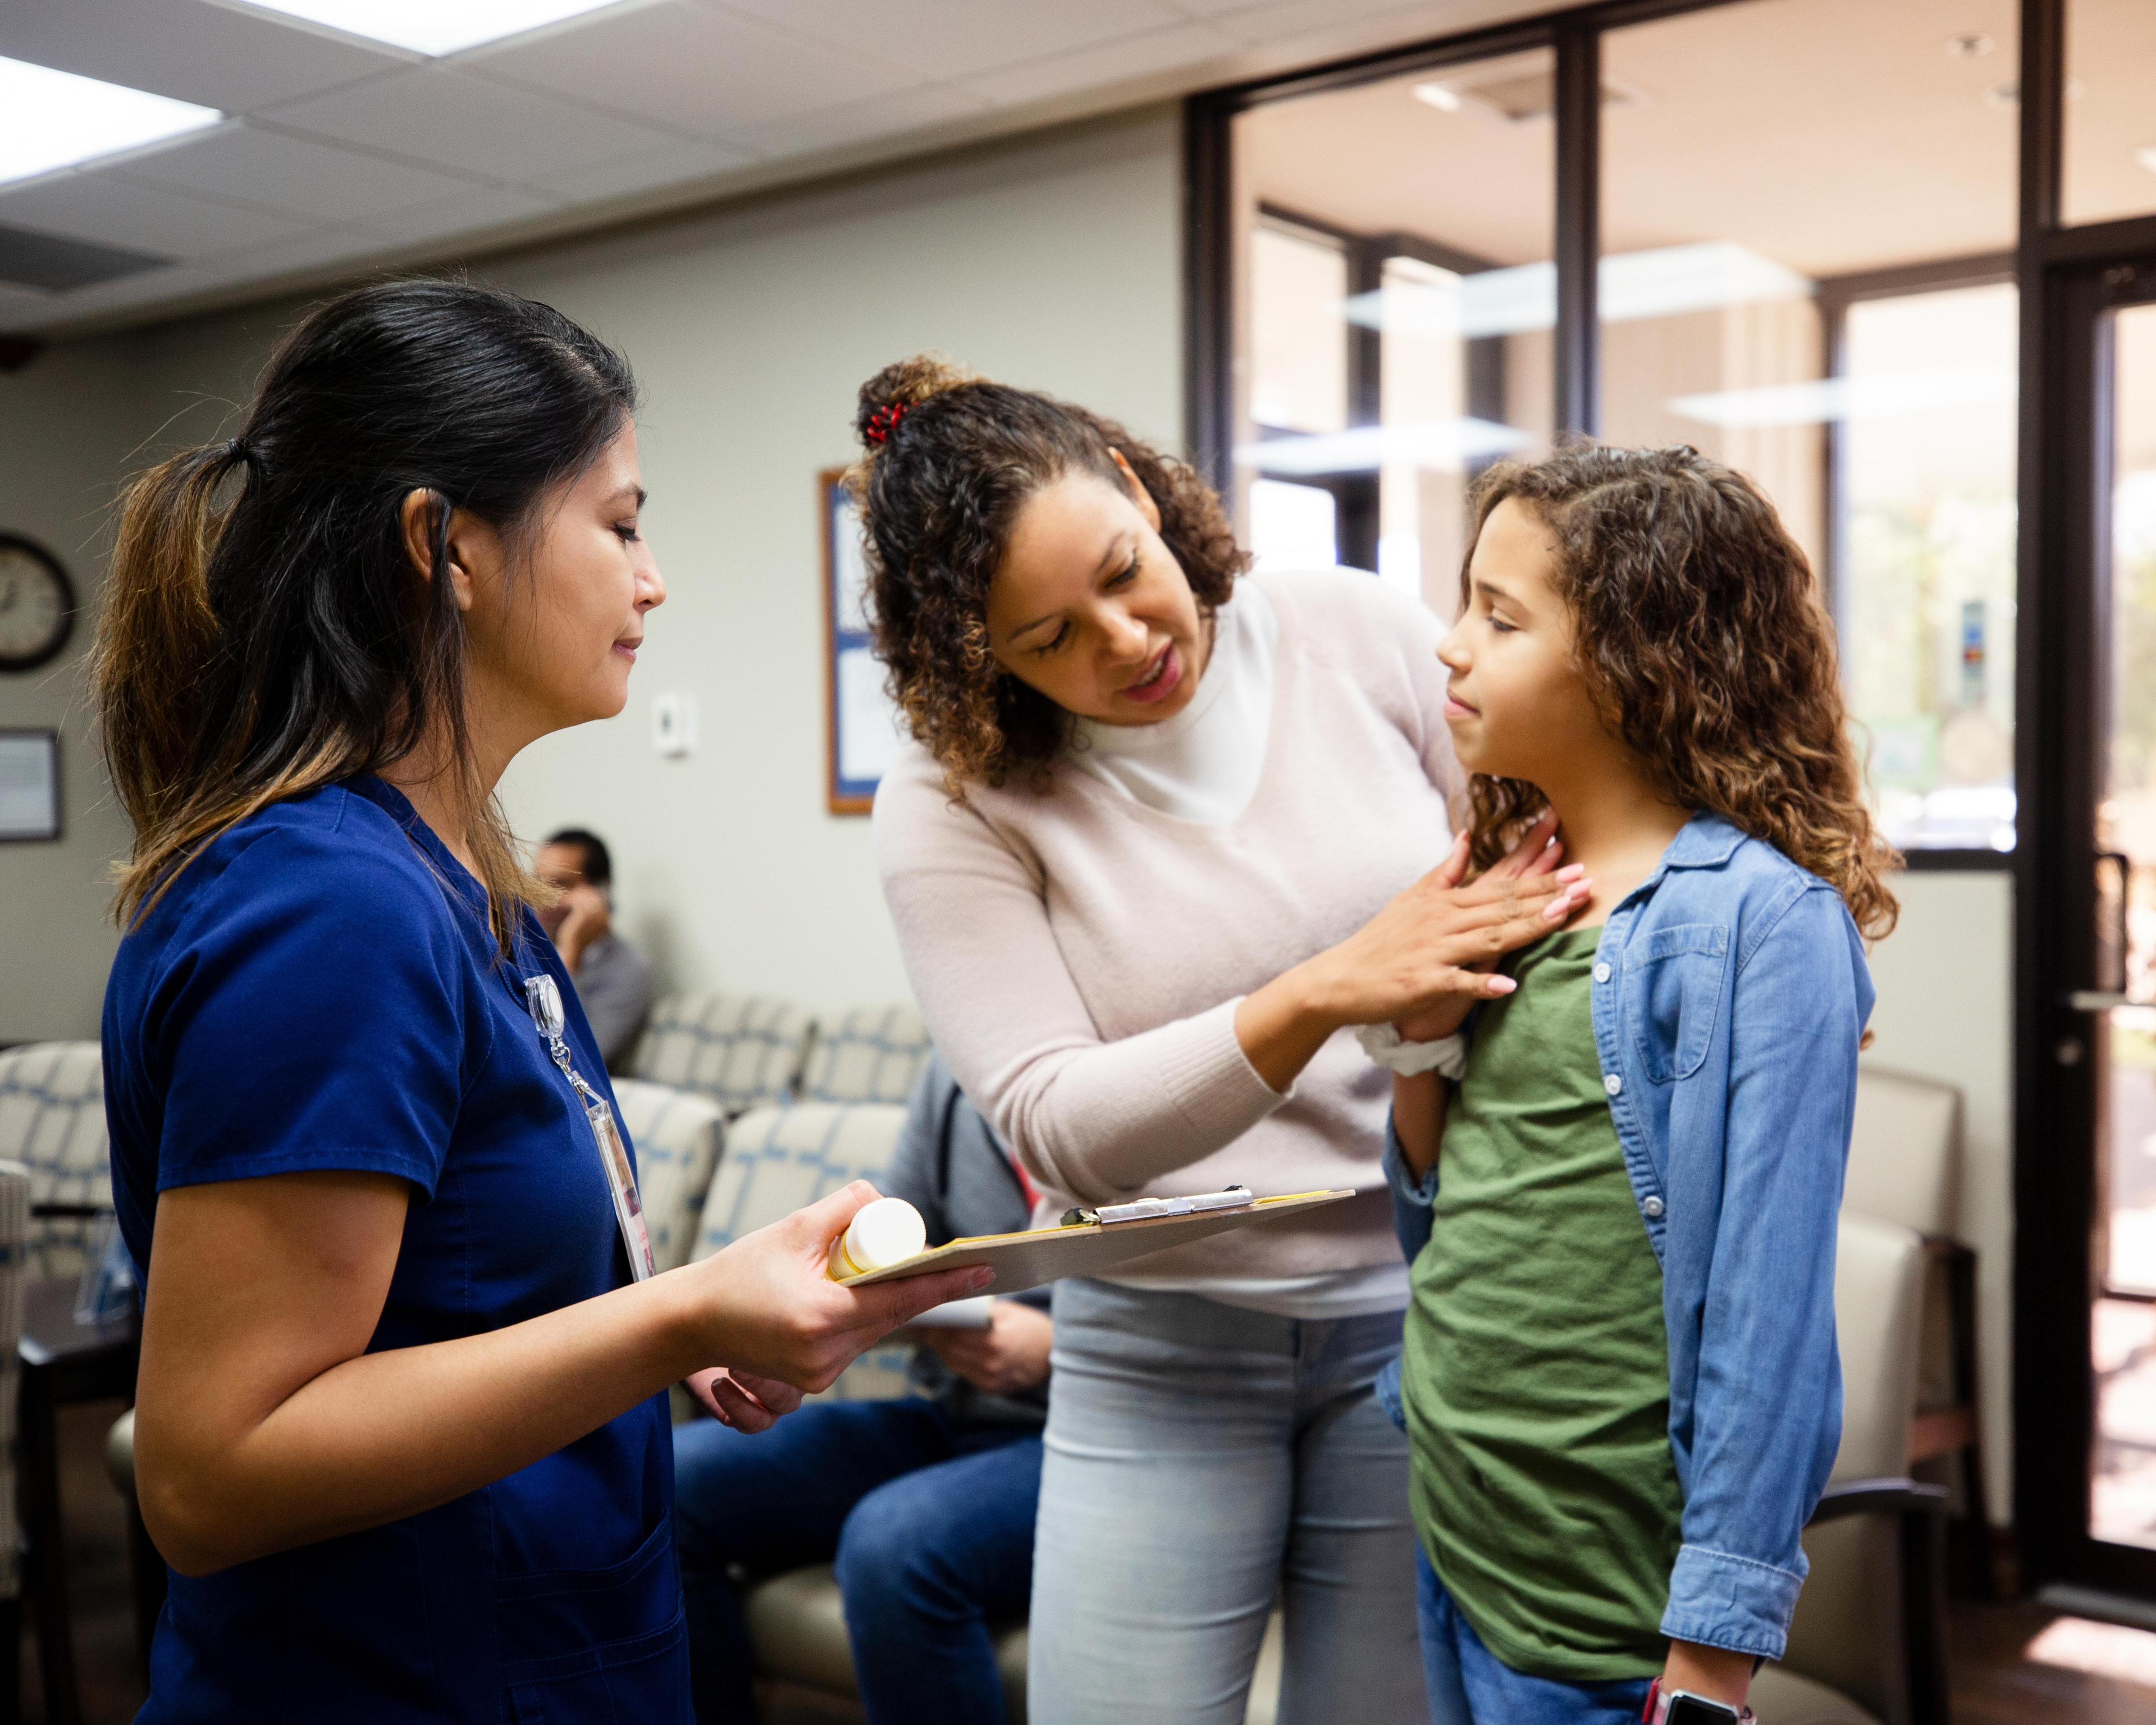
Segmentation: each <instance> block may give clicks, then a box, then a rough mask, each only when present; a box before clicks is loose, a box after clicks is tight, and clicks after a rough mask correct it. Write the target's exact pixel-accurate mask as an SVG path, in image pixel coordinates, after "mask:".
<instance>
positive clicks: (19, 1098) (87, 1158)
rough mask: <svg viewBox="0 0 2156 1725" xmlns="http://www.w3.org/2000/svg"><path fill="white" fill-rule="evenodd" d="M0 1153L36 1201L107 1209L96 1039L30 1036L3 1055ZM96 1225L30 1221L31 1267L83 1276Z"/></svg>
mask: <svg viewBox="0 0 2156 1725" xmlns="http://www.w3.org/2000/svg"><path fill="white" fill-rule="evenodd" d="M0 1158H5V1159H6V1160H8V1161H13V1162H19V1163H22V1164H23V1166H24V1167H25V1168H28V1170H29V1171H30V1198H31V1200H32V1201H33V1202H34V1203H38V1204H96V1205H100V1206H101V1207H105V1208H110V1205H111V1203H112V1158H111V1153H110V1150H109V1149H108V1148H107V1147H106V1143H105V1064H104V1059H103V1056H102V1054H101V1053H100V1050H99V1048H98V1045H96V1044H95V1042H33V1043H32V1044H30V1045H28V1047H24V1048H14V1049H10V1050H8V1051H7V1052H6V1053H5V1054H0ZM100 1227H101V1224H100V1223H98V1222H95V1221H88V1220H82V1219H74V1218H62V1217H47V1218H44V1219H40V1220H38V1221H37V1222H35V1223H33V1224H31V1227H30V1230H29V1236H28V1242H27V1245H26V1247H25V1255H26V1256H27V1259H28V1274H30V1275H32V1276H74V1275H78V1274H80V1271H81V1270H82V1260H83V1257H84V1255H85V1252H86V1251H87V1250H89V1249H90V1243H91V1241H92V1240H93V1239H94V1238H96V1237H98V1236H99V1235H100Z"/></svg>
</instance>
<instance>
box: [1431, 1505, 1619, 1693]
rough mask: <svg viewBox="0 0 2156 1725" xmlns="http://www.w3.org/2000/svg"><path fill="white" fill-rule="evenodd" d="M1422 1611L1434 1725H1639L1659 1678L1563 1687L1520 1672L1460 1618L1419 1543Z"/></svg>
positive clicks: (1560, 1684)
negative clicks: (1483, 1642)
mask: <svg viewBox="0 0 2156 1725" xmlns="http://www.w3.org/2000/svg"><path fill="white" fill-rule="evenodd" d="M1415 1605H1416V1615H1418V1616H1419V1618H1420V1620H1421V1625H1422V1662H1423V1673H1424V1678H1425V1679H1426V1681H1428V1682H1429V1685H1430V1725H1638V1721H1639V1717H1640V1709H1641V1708H1642V1707H1645V1706H1646V1704H1647V1691H1648V1690H1649V1689H1650V1687H1652V1686H1653V1679H1651V1678H1649V1677H1628V1678H1624V1679H1621V1680H1620V1681H1616V1682H1611V1683H1564V1682H1559V1681H1557V1680H1555V1679H1553V1678H1550V1677H1531V1676H1527V1674H1526V1673H1525V1672H1524V1671H1514V1670H1513V1669H1512V1667H1511V1666H1508V1665H1506V1664H1504V1663H1502V1662H1501V1661H1500V1660H1499V1659H1498V1658H1497V1656H1496V1654H1494V1653H1492V1652H1491V1651H1490V1650H1489V1649H1488V1648H1487V1647H1486V1646H1484V1645H1482V1638H1481V1636H1480V1635H1476V1633H1475V1630H1474V1627H1473V1625H1471V1624H1470V1623H1469V1622H1468V1621H1467V1620H1466V1618H1465V1617H1463V1616H1462V1615H1460V1607H1459V1606H1458V1605H1456V1604H1454V1603H1453V1599H1452V1595H1451V1594H1449V1593H1447V1592H1446V1591H1445V1584H1444V1583H1443V1582H1441V1581H1440V1580H1439V1579H1437V1571H1436V1570H1435V1569H1433V1568H1431V1567H1430V1558H1429V1556H1428V1555H1427V1554H1426V1553H1424V1551H1423V1550H1422V1548H1421V1543H1420V1542H1419V1541H1418V1542H1417V1543H1416V1549H1415Z"/></svg>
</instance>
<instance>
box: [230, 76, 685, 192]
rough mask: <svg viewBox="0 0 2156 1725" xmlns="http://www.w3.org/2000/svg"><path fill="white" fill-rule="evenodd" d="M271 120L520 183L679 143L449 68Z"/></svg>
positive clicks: (317, 100) (326, 98) (314, 101)
mask: <svg viewBox="0 0 2156 1725" xmlns="http://www.w3.org/2000/svg"><path fill="white" fill-rule="evenodd" d="M265 117H267V118H268V119H270V120H272V121H275V122H276V124H278V125H279V126H290V127H292V128H295V129H296V130H298V131H305V132H311V133H314V134H316V135H318V136H326V137H328V138H331V139H333V140H336V141H342V142H346V143H354V144H365V145H371V146H373V147H374V148H375V149H377V150H387V151H393V152H394V153H396V154H398V155H400V156H413V157H420V158H422V159H423V160H425V161H428V162H439V163H441V164H443V165H444V167H451V168H462V169H464V170H465V171H466V172H471V173H477V174H485V175H486V176H488V177H490V178H493V179H497V180H511V181H516V182H531V181H535V180H543V179H545V178H546V177H547V176H548V175H550V174H555V173H567V172H572V171H573V170H575V169H577V168H580V167H592V166H595V165H596V164H598V163H600V162H610V161H613V160H614V159H615V158H617V157H623V156H634V155H639V154H642V153H644V152H646V151H651V150H655V149H658V148H659V147H660V146H663V145H666V144H670V143H673V142H675V141H676V140H675V138H674V137H673V136H671V135H670V134H669V133H666V132H663V131H653V130H652V129H651V128H650V127H649V126H638V125H635V124H634V123H633V122H632V121H627V120H620V119H617V118H615V117H614V116H612V115H610V114H601V113H598V112H597V111H596V110H593V109H590V108H586V107H581V106H578V105H576V104H574V103H571V102H565V101H562V100H559V99H558V98H557V97H554V96H550V95H537V94H535V93H534V92H532V91H531V90H519V89H516V88H513V87H511V86H510V85H505V84H500V83H497V82H494V81H492V80H487V79H485V78H478V77H474V76H471V75H470V74H466V73H462V72H457V71H453V70H451V69H449V68H448V67H446V66H426V67H414V68H413V69H411V70H409V71H405V72H399V73H397V74H393V75H392V76H390V77H388V78H377V79H373V80H369V81H368V82H367V83H365V84H361V85H352V86H350V87H348V88H346V89H344V90H336V91H333V92H331V94H329V95H320V96H310V97H307V98H306V99H305V100H301V101H297V102H290V103H286V104H285V105H283V106H281V107H279V108H275V109H273V110H270V112H269V114H268V115H267V116H265Z"/></svg>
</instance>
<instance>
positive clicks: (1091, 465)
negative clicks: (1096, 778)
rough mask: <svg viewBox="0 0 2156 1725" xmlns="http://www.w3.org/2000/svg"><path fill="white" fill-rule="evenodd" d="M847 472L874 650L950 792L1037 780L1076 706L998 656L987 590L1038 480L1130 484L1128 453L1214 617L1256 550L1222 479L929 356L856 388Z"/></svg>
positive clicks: (1102, 423)
mask: <svg viewBox="0 0 2156 1725" xmlns="http://www.w3.org/2000/svg"><path fill="white" fill-rule="evenodd" d="M854 429H855V433H856V434H857V435H858V436H859V437H860V439H861V443H862V445H863V447H864V449H865V454H864V455H863V456H862V458H861V459H860V461H859V462H858V463H857V464H855V466H854V468H853V469H852V470H851V472H850V474H849V475H848V479H849V482H850V484H851V485H852V487H853V491H854V495H855V499H856V500H857V501H859V503H860V507H861V514H862V516H863V519H864V521H865V525H866V526H867V529H868V565H869V598H870V609H871V611H872V612H873V614H874V617H875V644H876V654H877V656H878V657H879V658H880V659H881V660H883V662H884V664H885V665H886V666H888V667H889V669H890V672H891V693H892V696H894V698H895V699H896V701H897V702H898V706H899V709H900V711H902V712H903V713H904V714H905V715H906V722H907V724H908V725H909V726H911V730H912V732H913V734H914V736H915V737H917V738H918V739H919V740H920V741H921V742H923V743H925V744H926V745H927V747H928V750H929V752H931V753H932V754H933V755H934V756H935V757H936V759H937V762H938V764H940V765H941V766H942V768H943V773H944V778H945V780H946V782H947V784H948V786H949V788H950V789H951V792H952V794H953V795H957V793H959V791H960V790H961V788H962V787H963V786H964V785H965V784H967V783H982V784H990V785H994V784H1001V783H1003V782H1004V779H1005V778H1009V777H1010V776H1011V775H1013V774H1014V773H1015V774H1018V775H1019V776H1021V777H1023V778H1025V779H1026V781H1027V782H1028V783H1030V784H1031V785H1032V786H1033V787H1034V788H1035V789H1045V788H1047V785H1048V783H1049V773H1048V766H1049V763H1050V762H1051V761H1052V760H1053V759H1054V758H1055V754H1056V752H1057V751H1058V750H1060V748H1061V747H1063V742H1064V739H1065V736H1066V735H1067V733H1068V732H1069V729H1070V716H1069V715H1068V714H1067V713H1065V711H1063V710H1062V709H1061V708H1060V707H1059V706H1056V705H1055V702H1053V701H1050V699H1049V698H1048V697H1047V696H1045V695H1043V694H1041V693H1040V692H1039V691H1038V690H1036V689H1032V688H1029V687H1028V686H1027V685H1025V684H1024V683H1022V682H1020V681H1019V680H1018V679H1017V678H1016V677H1014V676H1011V675H1009V674H1008V673H1007V672H1005V671H1004V670H1003V669H1002V668H1001V667H1000V666H999V665H997V663H996V662H995V660H994V658H993V656H992V655H990V653H989V651H988V585H989V583H990V582H991V581H993V579H994V577H995V572H996V569H997V567H998V565H999V564H1000V563H1001V562H1003V557H1004V546H1005V544H1006V543H1007V542H1008V541H1009V536H1010V531H1011V528H1012V526H1013V525H1014V523H1015V521H1017V518H1018V514H1019V509H1020V508H1021V507H1022V506H1024V503H1025V501H1026V500H1027V499H1028V498H1029V497H1031V496H1032V495H1033V494H1034V492H1035V491H1037V490H1039V489H1040V488H1041V487H1042V486H1044V485H1050V484H1053V483H1054V482H1055V480H1059V479H1060V478H1062V477H1063V476H1064V475H1065V474H1070V473H1090V474H1093V475H1096V476H1097V477H1099V478H1101V479H1102V480H1106V482H1107V483H1108V484H1110V485H1114V486H1116V487H1117V488H1118V489H1121V488H1122V485H1123V484H1124V480H1123V476H1122V470H1121V469H1119V468H1118V467H1117V466H1116V462H1115V457H1116V454H1121V455H1122V457H1123V459H1125V460H1126V461H1127V462H1128V463H1129V464H1130V466H1131V471H1132V473H1134V474H1136V475H1137V480H1138V483H1139V484H1140V485H1142V486H1144V487H1145V490H1146V492H1147V495H1149V496H1150V497H1151V498H1152V501H1153V502H1154V503H1155V504H1156V505H1158V507H1159V510H1160V536H1161V538H1162V540H1163V542H1164V543H1165V544H1166V545H1167V547H1168V550H1169V551H1170V552H1173V555H1174V557H1175V560H1176V562H1178V564H1179V565H1181V567H1182V569H1183V576H1184V578H1185V579H1187V580H1188V582H1189V583H1190V590H1191V592H1192V593H1193V594H1194V595H1195V596H1196V598H1197V600H1198V604H1199V610H1200V612H1201V613H1203V614H1206V615H1210V614H1212V613H1213V612H1214V611H1215V610H1217V609H1218V608H1219V607H1220V606H1222V605H1224V604H1225V603H1227V601H1228V596H1229V593H1231V592H1232V591H1233V590H1234V588H1235V578H1236V577H1237V576H1238V575H1239V574H1240V573H1241V572H1242V571H1243V570H1244V569H1245V568H1246V567H1248V566H1249V563H1250V558H1249V557H1247V556H1246V555H1245V553H1244V552H1242V551H1240V549H1239V548H1238V547H1237V546H1236V544H1235V532H1234V531H1233V530H1232V529H1231V528H1230V527H1229V525H1228V516H1227V513H1226V511H1224V510H1223V509H1222V508H1221V506H1220V500H1219V497H1218V496H1217V495H1214V491H1213V490H1212V488H1211V487H1210V486H1209V485H1207V484H1206V483H1205V482H1204V480H1202V479H1200V478H1199V476H1198V475H1197V474H1196V473H1195V472H1193V470H1191V469H1190V468H1189V467H1188V466H1187V465H1185V464H1184V463H1183V462H1181V461H1178V460H1177V459H1174V458H1173V456H1170V455H1167V454H1163V453H1162V452H1161V451H1160V450H1158V449H1155V448H1154V447H1153V446H1152V444H1147V443H1145V442H1143V441H1142V440H1140V439H1137V438H1135V437H1133V436H1132V435H1131V434H1130V433H1129V432H1128V431H1127V430H1126V429H1124V428H1123V427H1122V426H1121V425H1118V424H1116V423H1115V422H1114V421H1113V420H1111V419H1104V418H1101V416H1100V415H1099V414H1097V413H1089V412H1088V411H1087V410H1086V408H1081V407H1078V406H1076V405H1075V404H1074V403H1070V402H1065V401H1058V400H1056V399H1055V398H1054V397H1052V396H1046V395H1039V394H1036V393H1034V392H1033V391H1031V390H1028V389H1014V388H1010V387H1009V385H1008V384H1003V383H992V382H988V380H987V379H986V378H983V377H975V376H974V375H973V373H972V372H968V371H966V370H964V369H963V368H962V367H957V366H955V365H952V363H951V362H949V361H947V360H944V359H942V358H939V357H937V356H936V355H934V354H920V355H916V357H914V358H911V359H907V360H901V361H900V362H898V363H897V364H896V365H890V366H885V367H884V368H883V370H881V371H880V372H877V373H876V374H875V377H871V378H870V379H869V381H868V382H865V383H864V384H863V385H862V386H861V389H860V402H859V404H858V407H857V408H856V410H855V416H854Z"/></svg>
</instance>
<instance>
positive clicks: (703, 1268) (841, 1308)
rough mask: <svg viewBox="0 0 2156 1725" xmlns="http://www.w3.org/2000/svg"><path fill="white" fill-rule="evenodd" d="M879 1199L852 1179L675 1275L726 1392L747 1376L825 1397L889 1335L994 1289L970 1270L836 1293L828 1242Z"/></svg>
mask: <svg viewBox="0 0 2156 1725" xmlns="http://www.w3.org/2000/svg"><path fill="white" fill-rule="evenodd" d="M878 1196H879V1194H878V1193H877V1191H876V1189H875V1187H873V1186H871V1185H870V1183H868V1182H867V1181H866V1180H856V1181H855V1182H854V1183H853V1184H851V1185H850V1186H848V1187H846V1188H844V1189H843V1190H841V1191H838V1192H834V1193H833V1194H831V1195H830V1196H829V1198H827V1199H824V1200H823V1202H822V1203H820V1204H810V1205H809V1206H808V1208H807V1209H801V1210H796V1211H795V1212H794V1213H793V1214H792V1215H790V1216H788V1217H787V1218H786V1219H784V1220H783V1221H779V1222H774V1223H773V1224H771V1225H770V1226H769V1227H768V1228H759V1229H758V1230H757V1231H756V1232H755V1233H753V1234H749V1235H743V1236H742V1238H741V1239H739V1240H736V1241H735V1242H734V1243H733V1244H732V1245H730V1246H728V1247H726V1249H725V1250H723V1251H720V1252H716V1253H714V1254H713V1255H711V1256H710V1257H708V1258H706V1259H704V1260H701V1262H699V1263H696V1264H691V1265H689V1266H685V1268H684V1269H683V1270H682V1271H679V1272H676V1273H678V1274H680V1275H681V1276H684V1277H685V1278H686V1279H687V1281H688V1284H689V1286H688V1290H687V1291H688V1292H689V1294H690V1299H691V1301H692V1302H693V1303H692V1307H691V1314H690V1322H692V1323H693V1324H695V1326H696V1331H697V1336H696V1340H697V1344H698V1346H699V1348H700V1350H701V1352H702V1353H703V1357H704V1358H706V1359H722V1360H726V1361H728V1362H729V1363H730V1367H731V1376H732V1378H733V1379H734V1386H733V1387H734V1388H736V1389H738V1388H739V1384H740V1380H741V1377H742V1373H744V1372H746V1373H752V1374H753V1375H754V1377H756V1378H774V1379H776V1380H777V1381H778V1383H780V1384H786V1385H789V1386H791V1387H792V1388H793V1389H796V1390H809V1391H814V1390H819V1389H829V1388H830V1387H831V1385H832V1384H834V1383H835V1382H836V1381H837V1379H838V1376H839V1373H841V1372H843V1371H844V1370H845V1368H847V1367H848V1366H850V1365H851V1364H852V1363H854V1362H855V1360H856V1359H858V1358H860V1356H861V1355H862V1354H863V1353H866V1352H867V1351H868V1350H869V1349H870V1348H873V1347H875V1344H876V1343H878V1342H880V1341H881V1340H882V1339H883V1338H884V1337H885V1336H887V1335H889V1334H890V1333H891V1332H892V1331H893V1330H896V1329H898V1328H900V1327H901V1326H903V1325H905V1324H907V1323H910V1322H912V1321H913V1320H914V1319H915V1318H916V1317H920V1315H921V1313H922V1312H926V1311H927V1310H928V1309H929V1308H930V1307H932V1306H941V1305H942V1304H943V1303H944V1302H945V1301H948V1300H963V1299H966V1298H968V1296H972V1295H974V1294H978V1293H980V1292H981V1291H983V1290H984V1289H985V1288H987V1287H988V1286H989V1284H990V1283H992V1282H993V1281H994V1280H995V1272H994V1271H992V1270H987V1269H981V1268H975V1269H971V1270H942V1271H936V1272H934V1273H933V1274H931V1275H927V1276H908V1277H906V1279H905V1280H904V1281H886V1282H877V1283H875V1284H874V1285H872V1286H868V1287H853V1288H847V1287H841V1286H839V1284H838V1283H837V1282H834V1281H832V1280H831V1278H830V1276H829V1273H828V1270H827V1267H826V1266H828V1265H829V1261H830V1252H831V1243H832V1241H834V1240H836V1239H837V1238H838V1237H839V1235H841V1234H843V1233H844V1232H845V1230H846V1226H847V1224H849V1223H850V1222H851V1221H852V1220H853V1219H854V1217H855V1214H857V1213H858V1212H859V1211H860V1209H862V1207H863V1206H865V1205H866V1204H872V1203H874V1202H875V1199H876V1198H877V1197H878ZM755 1399H756V1400H757V1402H759V1403H761V1402H762V1397H761V1395H758V1396H757V1397H756V1398H755ZM765 1406H766V1408H768V1404H765Z"/></svg>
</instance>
